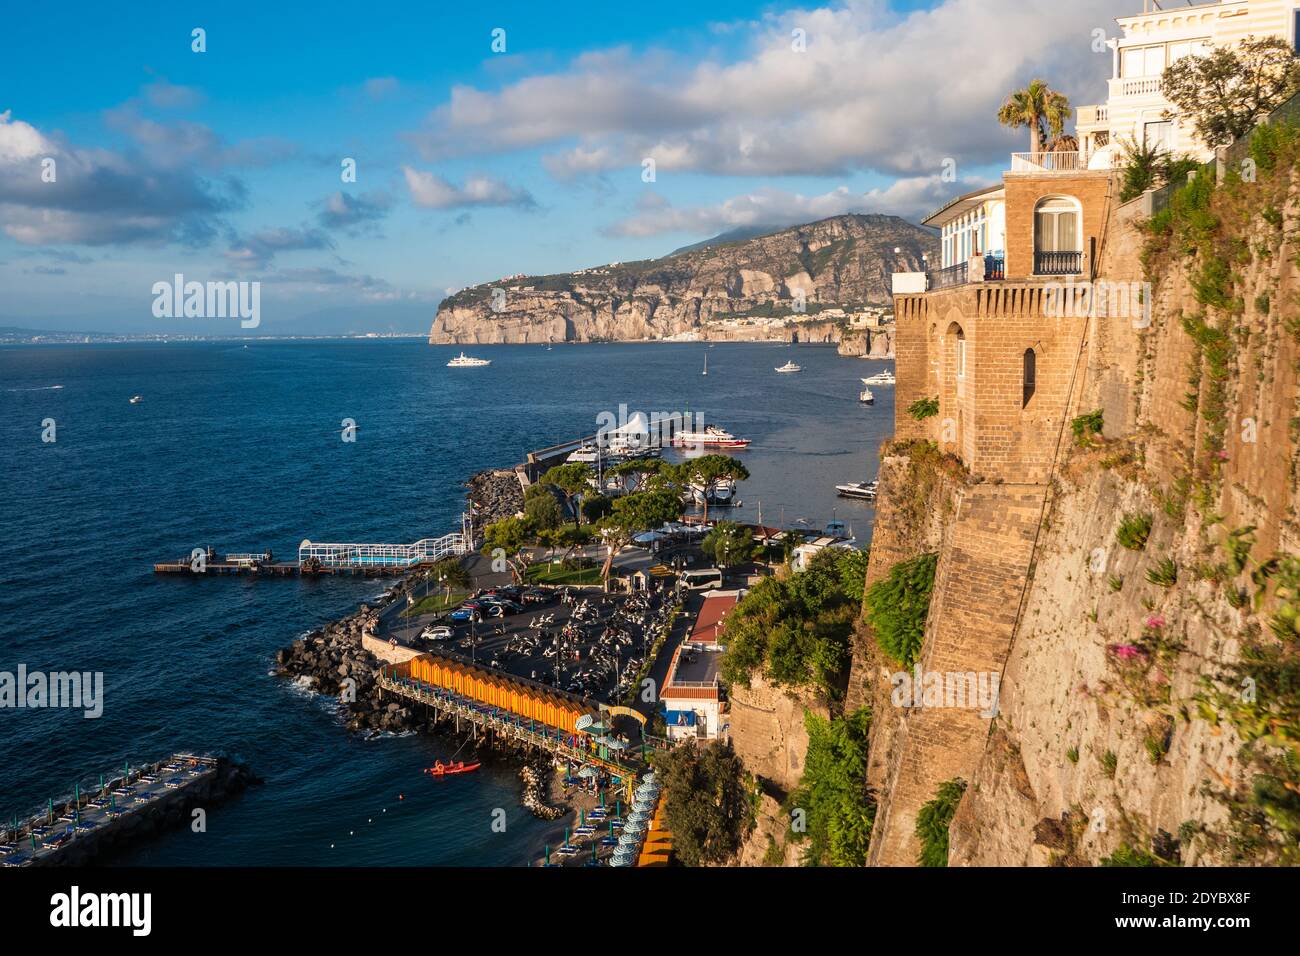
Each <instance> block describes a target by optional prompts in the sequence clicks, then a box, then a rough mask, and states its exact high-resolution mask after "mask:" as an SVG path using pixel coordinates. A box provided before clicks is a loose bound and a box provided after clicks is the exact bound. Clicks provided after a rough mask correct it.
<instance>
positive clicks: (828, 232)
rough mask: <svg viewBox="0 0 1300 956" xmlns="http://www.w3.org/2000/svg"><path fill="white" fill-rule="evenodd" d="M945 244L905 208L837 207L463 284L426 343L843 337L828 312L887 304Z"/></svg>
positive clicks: (825, 339) (832, 339)
mask: <svg viewBox="0 0 1300 956" xmlns="http://www.w3.org/2000/svg"><path fill="white" fill-rule="evenodd" d="M895 249H898V250H899V251H898V252H895V251H894V250H895ZM936 249H937V240H936V238H935V234H934V232H933V231H932V230H929V229H925V228H922V227H921V226H915V225H912V224H911V223H909V222H906V221H905V220H903V219H899V218H898V217H896V216H878V215H861V216H857V215H855V216H836V217H834V218H832V219H824V220H822V221H820V222H815V223H810V224H808V225H804V226H795V227H792V228H789V229H783V230H780V231H779V232H774V233H771V234H769V235H765V236H759V237H757V238H753V239H745V240H740V241H735V242H726V243H720V244H717V245H709V246H704V247H701V248H693V249H688V250H684V251H681V252H678V253H676V254H673V255H670V256H666V257H664V258H662V259H649V260H644V261H641V262H626V263H615V264H612V265H607V266H599V267H596V268H592V269H585V270H582V271H580V272H575V273H569V274H566V275H551V276H516V277H513V278H510V279H504V280H501V281H500V282H494V283H486V284H483V285H478V286H473V287H471V288H468V289H463V290H461V291H460V292H458V293H456V294H455V295H453V296H451V297H450V298H448V299H445V300H443V302H442V304H441V305H440V306H439V308H438V315H437V317H436V318H435V319H434V322H433V328H432V330H431V332H430V334H429V342H430V344H434V345H438V344H462V343H502V342H524V343H529V342H595V341H632V340H645V339H665V338H669V337H672V336H682V335H690V334H694V335H697V336H698V337H700V338H708V339H719V340H728V339H730V340H767V339H776V340H784V341H800V342H804V341H814V342H838V341H839V339H840V334H839V326H838V325H837V324H836V323H834V322H826V321H819V320H818V318H817V313H818V312H819V311H821V310H822V309H824V308H827V307H831V306H835V307H842V308H851V307H854V306H859V307H860V306H864V305H868V304H881V303H887V302H889V301H890V275H891V273H893V272H898V271H916V270H918V269H920V267H921V256H922V254H928V255H930V256H931V257H932V258H933V256H934V255H935V253H936ZM801 303H802V305H801ZM782 319H784V320H785V322H784V324H777V323H778V321H779V320H782Z"/></svg>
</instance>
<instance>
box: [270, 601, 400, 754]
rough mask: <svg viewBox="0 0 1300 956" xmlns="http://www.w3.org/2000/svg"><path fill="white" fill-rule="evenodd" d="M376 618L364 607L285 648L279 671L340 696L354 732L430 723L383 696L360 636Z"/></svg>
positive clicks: (374, 664) (302, 683)
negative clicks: (385, 699) (382, 697)
mask: <svg viewBox="0 0 1300 956" xmlns="http://www.w3.org/2000/svg"><path fill="white" fill-rule="evenodd" d="M373 621H374V614H373V612H372V611H371V610H370V608H369V607H367V606H366V605H364V604H363V605H361V607H360V609H358V610H357V612H356V613H355V614H352V615H350V616H348V617H345V618H343V619H342V620H341V621H337V622H335V623H333V624H328V625H326V626H325V627H324V628H322V629H321V630H319V631H313V632H312V633H310V634H308V635H307V636H306V637H304V638H300V639H298V640H296V641H294V642H293V643H292V644H290V645H289V646H288V647H285V648H281V649H280V651H278V652H277V653H276V655H275V666H276V673H278V674H280V675H281V676H282V677H286V678H288V679H290V680H293V681H296V682H297V683H298V684H299V685H300V686H302V687H305V688H307V689H308V690H312V691H315V692H316V693H318V694H323V695H325V696H327V697H333V698H334V699H335V700H337V701H338V702H339V705H340V706H341V707H342V708H343V712H344V714H345V722H346V723H347V726H348V729H349V730H380V731H384V730H386V731H394V732H400V731H405V730H417V729H419V728H420V727H421V726H423V725H424V724H425V723H426V718H425V715H424V714H421V713H417V712H416V711H415V710H414V709H412V708H409V707H406V706H403V705H402V704H399V703H396V702H393V701H384V700H382V699H381V697H380V691H379V685H378V684H377V683H376V682H375V673H376V671H377V670H378V668H379V666H380V664H379V661H378V660H377V659H376V658H375V656H374V655H373V654H371V653H370V652H369V651H367V650H364V649H362V647H361V635H362V634H363V633H364V632H366V631H367V630H368V629H370V627H371V625H372V624H373Z"/></svg>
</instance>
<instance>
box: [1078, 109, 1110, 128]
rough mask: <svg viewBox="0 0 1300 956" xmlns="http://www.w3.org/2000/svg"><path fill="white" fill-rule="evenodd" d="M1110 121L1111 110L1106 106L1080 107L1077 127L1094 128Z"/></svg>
mask: <svg viewBox="0 0 1300 956" xmlns="http://www.w3.org/2000/svg"><path fill="white" fill-rule="evenodd" d="M1109 121H1110V109H1109V108H1108V107H1106V106H1080V107H1079V112H1078V114H1077V118H1076V123H1075V125H1077V126H1079V127H1084V126H1092V125H1093V124H1094V123H1106V122H1109Z"/></svg>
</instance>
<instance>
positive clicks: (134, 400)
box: [131, 395, 144, 405]
mask: <svg viewBox="0 0 1300 956" xmlns="http://www.w3.org/2000/svg"><path fill="white" fill-rule="evenodd" d="M143 401H144V396H143V395H132V396H131V404H132V405H139V404H140V403H141V402H143Z"/></svg>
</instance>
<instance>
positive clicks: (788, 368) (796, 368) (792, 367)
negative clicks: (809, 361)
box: [776, 362, 803, 372]
mask: <svg viewBox="0 0 1300 956" xmlns="http://www.w3.org/2000/svg"><path fill="white" fill-rule="evenodd" d="M776 371H778V372H802V371H803V366H801V365H796V364H795V363H794V362H786V363H785V364H784V365H782V366H781V367H780V368H778V369H777V370H776Z"/></svg>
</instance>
